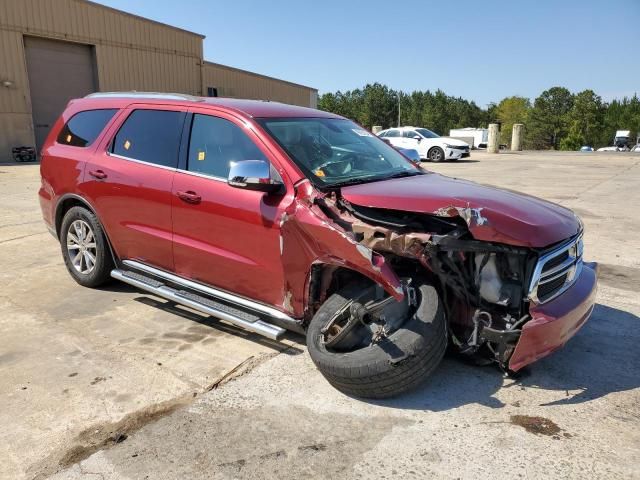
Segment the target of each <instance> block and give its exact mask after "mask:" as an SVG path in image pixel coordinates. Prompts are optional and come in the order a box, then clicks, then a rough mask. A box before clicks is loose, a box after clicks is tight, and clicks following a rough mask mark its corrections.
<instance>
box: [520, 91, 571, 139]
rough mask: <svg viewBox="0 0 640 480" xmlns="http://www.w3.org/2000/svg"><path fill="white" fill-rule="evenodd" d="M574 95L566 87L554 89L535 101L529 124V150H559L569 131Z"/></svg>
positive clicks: (543, 93)
mask: <svg viewBox="0 0 640 480" xmlns="http://www.w3.org/2000/svg"><path fill="white" fill-rule="evenodd" d="M572 107H573V95H572V94H571V92H570V91H569V90H567V89H566V88H564V87H552V88H550V89H549V90H545V91H544V92H542V94H541V95H540V96H539V97H538V98H536V99H535V102H534V103H533V108H532V109H531V114H530V115H529V119H528V122H527V141H526V143H527V146H528V148H531V147H533V148H535V149H545V148H554V149H557V148H558V146H559V144H560V140H561V139H562V138H563V137H564V136H565V135H566V134H567V132H568V130H569V112H570V111H571V108H572Z"/></svg>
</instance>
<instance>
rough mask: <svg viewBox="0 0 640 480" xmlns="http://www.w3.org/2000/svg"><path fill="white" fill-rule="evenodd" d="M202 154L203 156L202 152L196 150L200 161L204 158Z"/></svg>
mask: <svg viewBox="0 0 640 480" xmlns="http://www.w3.org/2000/svg"><path fill="white" fill-rule="evenodd" d="M204 156H205V153H204V152H198V160H200V161H202V160H204Z"/></svg>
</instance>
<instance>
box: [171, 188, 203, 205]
mask: <svg viewBox="0 0 640 480" xmlns="http://www.w3.org/2000/svg"><path fill="white" fill-rule="evenodd" d="M176 195H178V198H180V200H183V201H185V202H187V203H192V204H194V205H195V204H198V203H200V201H201V200H202V197H201V196H200V195H198V194H197V193H196V192H194V191H192V190H187V191H186V192H176Z"/></svg>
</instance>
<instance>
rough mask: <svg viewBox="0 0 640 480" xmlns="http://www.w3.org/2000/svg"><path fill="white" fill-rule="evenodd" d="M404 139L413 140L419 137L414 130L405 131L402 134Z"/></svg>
mask: <svg viewBox="0 0 640 480" xmlns="http://www.w3.org/2000/svg"><path fill="white" fill-rule="evenodd" d="M402 136H403V137H404V138H413V137H417V136H419V135H418V134H417V133H416V132H415V131H414V130H405V131H404V132H402Z"/></svg>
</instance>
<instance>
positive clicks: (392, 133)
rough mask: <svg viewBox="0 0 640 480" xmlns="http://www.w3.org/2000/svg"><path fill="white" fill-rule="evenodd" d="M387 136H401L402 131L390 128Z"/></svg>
mask: <svg viewBox="0 0 640 480" xmlns="http://www.w3.org/2000/svg"><path fill="white" fill-rule="evenodd" d="M385 136H386V137H399V136H400V131H399V130H389V131H388V132H387V134H386V135H385Z"/></svg>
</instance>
